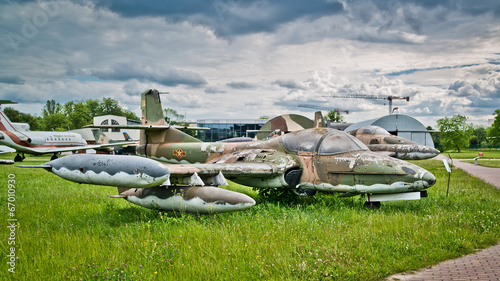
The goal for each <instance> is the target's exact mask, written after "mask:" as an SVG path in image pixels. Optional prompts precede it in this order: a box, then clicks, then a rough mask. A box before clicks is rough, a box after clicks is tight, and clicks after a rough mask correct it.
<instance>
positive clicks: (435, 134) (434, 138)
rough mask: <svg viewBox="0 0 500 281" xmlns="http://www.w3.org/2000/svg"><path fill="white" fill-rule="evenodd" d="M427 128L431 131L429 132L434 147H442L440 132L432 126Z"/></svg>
mask: <svg viewBox="0 0 500 281" xmlns="http://www.w3.org/2000/svg"><path fill="white" fill-rule="evenodd" d="M426 129H427V131H429V134H430V135H431V138H432V141H433V142H434V147H436V148H438V147H441V140H440V139H439V133H438V132H433V131H435V130H434V128H432V127H431V126H427V128H426Z"/></svg>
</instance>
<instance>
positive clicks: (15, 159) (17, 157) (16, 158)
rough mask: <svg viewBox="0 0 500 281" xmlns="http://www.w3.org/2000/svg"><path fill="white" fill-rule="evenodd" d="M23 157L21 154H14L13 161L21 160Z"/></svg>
mask: <svg viewBox="0 0 500 281" xmlns="http://www.w3.org/2000/svg"><path fill="white" fill-rule="evenodd" d="M23 159H24V158H23V157H21V155H19V154H18V155H16V157H14V162H23Z"/></svg>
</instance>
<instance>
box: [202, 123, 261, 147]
mask: <svg viewBox="0 0 500 281" xmlns="http://www.w3.org/2000/svg"><path fill="white" fill-rule="evenodd" d="M267 121H269V120H264V119H225V120H216V119H206V120H198V121H197V124H198V127H204V128H210V130H206V131H198V135H197V138H198V139H200V140H201V141H206V142H214V141H220V140H225V139H230V138H238V137H251V138H253V137H255V134H256V133H257V132H247V131H251V130H255V131H256V130H259V129H260V128H261V127H262V126H263V125H264V124H265V123H266V122H267Z"/></svg>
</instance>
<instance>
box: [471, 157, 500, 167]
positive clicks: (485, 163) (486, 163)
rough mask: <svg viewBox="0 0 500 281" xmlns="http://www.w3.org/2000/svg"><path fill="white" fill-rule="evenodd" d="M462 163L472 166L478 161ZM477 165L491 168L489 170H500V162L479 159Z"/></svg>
mask: <svg viewBox="0 0 500 281" xmlns="http://www.w3.org/2000/svg"><path fill="white" fill-rule="evenodd" d="M462 162H465V163H470V164H475V163H476V161H474V160H462ZM477 165H479V166H484V167H489V168H500V160H481V159H479V160H478V161H477Z"/></svg>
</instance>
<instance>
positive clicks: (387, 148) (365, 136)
mask: <svg viewBox="0 0 500 281" xmlns="http://www.w3.org/2000/svg"><path fill="white" fill-rule="evenodd" d="M348 133H349V134H351V135H353V136H355V137H356V138H358V139H359V140H360V141H362V142H363V143H364V144H366V146H368V148H369V149H370V150H371V151H375V152H381V153H385V154H387V155H388V156H391V157H396V158H399V159H403V160H421V159H429V158H433V157H436V156H438V155H439V150H437V149H435V148H432V147H429V146H425V145H421V144H418V143H416V142H414V141H411V140H408V139H405V138H402V137H398V136H395V135H391V134H390V133H389V132H388V131H387V130H386V129H384V128H382V127H379V126H373V125H371V126H366V127H361V128H359V129H356V130H352V131H349V132H348Z"/></svg>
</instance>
